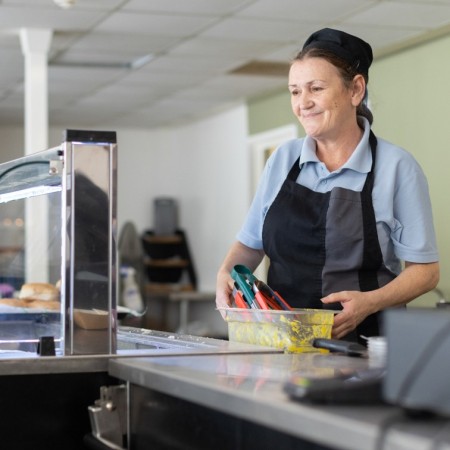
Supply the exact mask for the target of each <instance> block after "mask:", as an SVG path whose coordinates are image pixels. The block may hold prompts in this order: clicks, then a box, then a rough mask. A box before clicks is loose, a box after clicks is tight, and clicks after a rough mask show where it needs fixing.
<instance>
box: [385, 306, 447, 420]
mask: <svg viewBox="0 0 450 450" xmlns="http://www.w3.org/2000/svg"><path fill="white" fill-rule="evenodd" d="M384 331H385V334H386V337H387V346H388V347H387V366H386V376H385V381H384V385H383V397H384V399H385V400H386V401H387V402H388V403H391V404H394V405H398V406H401V407H402V408H404V409H405V410H408V411H410V412H414V413H415V414H417V413H419V412H424V413H434V414H438V415H442V416H446V417H450V390H449V379H450V308H435V309H428V308H414V309H412V308H411V309H403V308H402V309H392V310H388V311H385V313H384Z"/></svg>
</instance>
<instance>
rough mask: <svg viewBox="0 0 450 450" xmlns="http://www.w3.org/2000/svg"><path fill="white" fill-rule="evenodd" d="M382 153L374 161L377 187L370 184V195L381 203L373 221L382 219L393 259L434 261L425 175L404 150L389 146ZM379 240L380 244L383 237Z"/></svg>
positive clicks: (431, 219)
mask: <svg viewBox="0 0 450 450" xmlns="http://www.w3.org/2000/svg"><path fill="white" fill-rule="evenodd" d="M380 150H381V149H380ZM383 153H384V155H383V156H384V157H383V158H380V160H381V161H377V164H378V162H380V164H381V167H379V168H378V169H379V170H378V172H377V173H378V177H379V180H378V183H377V186H378V187H377V189H376V190H375V187H374V196H375V197H376V198H377V202H378V204H379V205H380V204H382V207H380V208H379V211H380V216H381V217H377V221H378V220H382V221H384V223H385V226H386V228H387V232H388V234H389V235H388V239H389V240H390V242H391V245H392V246H393V249H394V253H395V255H396V256H397V258H399V259H401V260H403V261H409V262H414V263H431V262H436V261H438V260H439V254H438V250H437V245H436V236H435V230H434V224H433V212H432V205H431V200H430V195H429V189H428V182H427V179H426V177H425V174H424V172H423V170H422V168H421V167H420V166H419V164H418V163H417V161H416V160H415V159H414V158H413V156H412V155H410V154H409V153H408V152H406V151H404V150H402V149H399V148H397V147H393V148H387V149H383ZM377 159H378V158H377ZM374 206H375V199H374ZM375 209H377V208H375ZM380 239H381V242H380V243H381V244H382V240H383V236H381V237H380Z"/></svg>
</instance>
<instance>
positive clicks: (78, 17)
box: [0, 0, 450, 127]
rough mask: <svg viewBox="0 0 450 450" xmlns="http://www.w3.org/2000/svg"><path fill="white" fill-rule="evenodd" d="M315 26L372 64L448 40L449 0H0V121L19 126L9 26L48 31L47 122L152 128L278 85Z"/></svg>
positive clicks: (17, 67)
mask: <svg viewBox="0 0 450 450" xmlns="http://www.w3.org/2000/svg"><path fill="white" fill-rule="evenodd" d="M59 1H61V0H59ZM323 27H334V28H338V29H342V30H345V31H347V32H349V33H353V34H357V35H359V36H361V37H362V38H364V39H366V40H367V41H368V42H370V43H371V44H372V46H373V48H374V53H375V56H376V57H381V56H383V55H385V54H389V53H392V52H393V51H396V50H398V49H401V48H404V47H407V46H410V45H413V44H416V43H420V42H423V41H426V40H429V39H431V38H434V37H436V36H440V35H444V34H447V33H449V32H450V0H77V1H75V4H74V6H73V7H71V8H69V9H63V8H61V7H59V6H57V5H56V4H55V3H54V1H53V0H3V1H1V0H0V61H1V70H0V125H16V124H17V125H21V124H23V120H24V119H23V118H24V106H23V105H24V61H23V54H22V51H21V46H20V39H19V36H18V34H19V30H20V29H21V28H45V29H51V30H53V38H52V44H51V50H50V52H49V70H48V80H49V84H48V88H49V122H50V125H52V126H62V127H71V126H80V125H84V126H90V127H95V126H96V125H105V124H107V125H109V126H111V127H122V126H123V127H128V126H129V127H158V126H165V125H172V124H176V123H183V122H186V121H190V120H193V119H195V118H198V117H204V116H207V115H208V114H211V113H212V112H215V111H219V110H221V109H224V108H227V107H229V106H230V105H233V104H236V103H238V102H241V101H242V100H245V99H248V98H252V97H255V96H260V95H264V94H266V93H270V92H272V91H275V90H278V89H282V88H284V87H285V86H286V76H287V67H288V62H289V60H290V59H291V58H292V57H293V56H294V55H295V53H296V51H297V50H298V49H299V47H300V46H301V44H302V43H303V41H304V40H305V39H306V38H307V37H308V36H309V35H310V34H311V33H312V32H313V31H315V30H317V29H319V28H323Z"/></svg>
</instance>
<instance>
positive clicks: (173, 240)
mask: <svg viewBox="0 0 450 450" xmlns="http://www.w3.org/2000/svg"><path fill="white" fill-rule="evenodd" d="M142 239H143V240H144V242H148V243H150V244H161V245H170V244H181V243H182V242H183V237H182V236H180V235H178V234H167V235H164V234H161V235H157V234H154V235H147V236H144V237H143V238H142Z"/></svg>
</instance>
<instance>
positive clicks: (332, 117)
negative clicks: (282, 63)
mask: <svg viewBox="0 0 450 450" xmlns="http://www.w3.org/2000/svg"><path fill="white" fill-rule="evenodd" d="M289 91H290V93H291V105H292V111H293V112H294V114H295V116H296V117H297V118H298V120H299V121H300V123H301V124H302V126H303V128H304V129H305V132H306V134H308V135H309V136H311V137H313V138H314V139H317V140H321V139H335V138H337V137H338V136H339V134H340V133H342V132H345V130H348V129H350V128H348V127H349V126H353V125H354V124H355V123H356V107H357V105H358V104H359V102H360V101H361V97H360V96H359V95H354V94H355V89H354V88H353V86H352V87H350V88H347V87H346V86H345V85H344V82H343V79H342V77H341V76H340V74H339V71H338V69H337V68H336V67H335V66H334V65H333V64H331V63H329V62H328V61H327V60H326V59H323V58H306V59H304V60H301V61H294V62H293V64H292V66H291V68H290V71H289Z"/></svg>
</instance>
